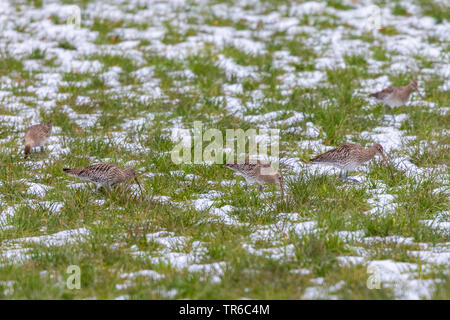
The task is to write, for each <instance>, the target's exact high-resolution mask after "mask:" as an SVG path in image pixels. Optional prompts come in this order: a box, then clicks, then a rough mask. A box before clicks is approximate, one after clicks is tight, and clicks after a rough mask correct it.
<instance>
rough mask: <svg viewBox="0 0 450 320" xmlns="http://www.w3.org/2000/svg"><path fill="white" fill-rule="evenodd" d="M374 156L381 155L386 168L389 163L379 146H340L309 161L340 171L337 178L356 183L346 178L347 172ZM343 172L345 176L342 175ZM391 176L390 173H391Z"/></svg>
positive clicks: (349, 144) (347, 144)
mask: <svg viewBox="0 0 450 320" xmlns="http://www.w3.org/2000/svg"><path fill="white" fill-rule="evenodd" d="M376 154H379V155H381V157H382V158H383V162H384V163H385V164H386V165H387V166H388V168H389V170H391V169H390V167H389V162H388V160H387V158H386V156H385V154H384V151H383V147H382V146H381V144H378V143H377V144H374V145H373V146H371V147H368V148H364V147H361V146H360V145H359V144H353V143H346V144H342V145H340V146H338V147H336V148H334V149H331V150H329V151H327V152H325V153H322V154H321V155H318V156H317V157H315V158H312V159H311V161H310V162H311V163H313V164H323V165H329V166H333V167H335V168H338V169H340V170H341V172H340V173H339V178H340V179H343V180H347V181H352V182H358V181H357V180H355V179H350V178H349V177H348V172H349V171H353V170H355V169H356V168H357V167H359V166H360V165H362V164H363V163H364V162H367V161H369V160H371V159H373V158H374V157H375V155H376ZM342 172H345V176H343V175H342ZM391 176H392V171H391Z"/></svg>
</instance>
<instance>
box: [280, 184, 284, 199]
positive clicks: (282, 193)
mask: <svg viewBox="0 0 450 320" xmlns="http://www.w3.org/2000/svg"><path fill="white" fill-rule="evenodd" d="M280 191H281V198H284V189H283V182H281V181H280Z"/></svg>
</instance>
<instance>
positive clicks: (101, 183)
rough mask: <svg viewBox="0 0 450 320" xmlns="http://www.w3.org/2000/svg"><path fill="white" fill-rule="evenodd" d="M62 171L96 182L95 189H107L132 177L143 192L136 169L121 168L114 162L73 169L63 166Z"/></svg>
mask: <svg viewBox="0 0 450 320" xmlns="http://www.w3.org/2000/svg"><path fill="white" fill-rule="evenodd" d="M63 171H64V172H65V173H67V174H68V175H70V176H73V177H77V178H79V179H82V180H87V181H91V182H94V183H95V184H97V190H98V189H99V188H100V187H104V188H105V189H107V190H109V189H110V188H111V187H112V186H113V185H115V184H117V183H121V182H124V181H127V180H129V179H134V181H135V182H136V183H137V184H138V186H139V189H140V190H141V192H142V194H144V192H143V190H142V187H141V184H140V183H139V180H138V178H137V177H136V171H135V170H134V169H133V168H126V169H122V168H120V167H119V166H117V165H115V164H109V163H99V164H91V165H89V166H87V167H80V168H75V169H67V168H64V169H63Z"/></svg>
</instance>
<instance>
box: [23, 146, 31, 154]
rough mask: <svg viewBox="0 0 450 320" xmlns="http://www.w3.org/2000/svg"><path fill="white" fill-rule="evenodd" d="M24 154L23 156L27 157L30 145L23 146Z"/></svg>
mask: <svg viewBox="0 0 450 320" xmlns="http://www.w3.org/2000/svg"><path fill="white" fill-rule="evenodd" d="M24 153H25V155H28V154H30V153H31V145H29V144H26V145H25V150H24Z"/></svg>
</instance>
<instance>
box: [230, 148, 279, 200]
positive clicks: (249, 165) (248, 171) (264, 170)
mask: <svg viewBox="0 0 450 320" xmlns="http://www.w3.org/2000/svg"><path fill="white" fill-rule="evenodd" d="M225 167H227V168H229V169H231V170H233V171H235V172H236V173H237V174H239V175H241V176H243V177H244V178H245V181H246V184H245V190H247V185H248V184H251V183H255V182H256V183H258V184H259V191H260V192H262V191H263V183H277V184H278V185H279V186H280V191H281V195H282V196H283V193H284V191H283V176H282V175H281V174H280V173H278V172H275V170H274V169H273V168H272V166H271V165H270V163H266V162H262V161H260V160H252V161H251V160H249V158H248V157H247V158H246V159H245V162H244V163H238V162H236V163H226V164H225Z"/></svg>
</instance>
